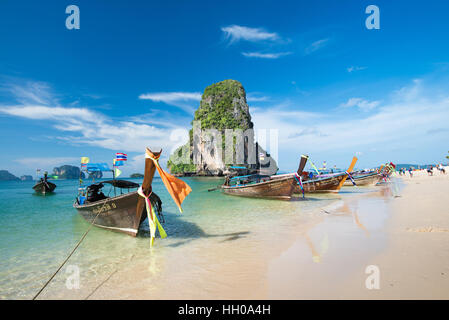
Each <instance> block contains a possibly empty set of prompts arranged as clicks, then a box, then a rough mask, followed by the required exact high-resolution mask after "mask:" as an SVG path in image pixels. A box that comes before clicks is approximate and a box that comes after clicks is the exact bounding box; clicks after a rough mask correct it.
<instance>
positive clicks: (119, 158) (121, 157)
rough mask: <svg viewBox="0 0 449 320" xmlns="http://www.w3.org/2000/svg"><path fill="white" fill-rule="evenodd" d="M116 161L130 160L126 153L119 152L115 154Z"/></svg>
mask: <svg viewBox="0 0 449 320" xmlns="http://www.w3.org/2000/svg"><path fill="white" fill-rule="evenodd" d="M115 159H116V161H126V160H128V155H127V154H125V153H121V152H117V153H116V154H115Z"/></svg>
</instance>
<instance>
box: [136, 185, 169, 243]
mask: <svg viewBox="0 0 449 320" xmlns="http://www.w3.org/2000/svg"><path fill="white" fill-rule="evenodd" d="M137 193H138V194H139V196H141V197H143V198H145V205H146V208H147V215H148V224H149V226H150V235H151V243H150V244H151V246H153V243H154V238H155V237H156V228H157V229H158V230H159V234H160V235H161V238H162V239H163V238H166V237H167V233H166V232H165V230H164V228H162V225H161V224H160V222H159V220H158V218H157V215H156V212H155V211H154V207H153V206H152V205H151V201H150V195H151V193H150V194H149V195H148V196H146V195H145V193H143V190H142V186H141V187H140V188H139V189H138V190H137Z"/></svg>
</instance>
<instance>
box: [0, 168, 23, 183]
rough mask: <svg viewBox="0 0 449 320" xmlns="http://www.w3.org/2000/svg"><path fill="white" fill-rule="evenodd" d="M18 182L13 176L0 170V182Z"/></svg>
mask: <svg viewBox="0 0 449 320" xmlns="http://www.w3.org/2000/svg"><path fill="white" fill-rule="evenodd" d="M16 180H19V178H17V177H16V176H15V175H13V174H11V173H9V172H8V171H7V170H0V181H16Z"/></svg>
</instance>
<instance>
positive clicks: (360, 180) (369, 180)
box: [344, 171, 382, 186]
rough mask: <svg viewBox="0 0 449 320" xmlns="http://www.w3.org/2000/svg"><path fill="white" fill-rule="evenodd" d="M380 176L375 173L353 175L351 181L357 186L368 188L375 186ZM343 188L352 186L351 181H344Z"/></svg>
mask: <svg viewBox="0 0 449 320" xmlns="http://www.w3.org/2000/svg"><path fill="white" fill-rule="evenodd" d="M381 178H382V176H381V175H380V174H379V173H378V172H377V171H375V172H370V173H360V174H353V175H352V179H353V180H354V182H355V184H356V185H357V186H368V185H374V184H376V183H377V182H378V181H379V179H381ZM344 185H345V186H352V185H353V183H352V181H346V182H345V184H344Z"/></svg>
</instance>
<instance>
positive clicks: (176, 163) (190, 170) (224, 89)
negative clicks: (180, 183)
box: [167, 80, 278, 176]
mask: <svg viewBox="0 0 449 320" xmlns="http://www.w3.org/2000/svg"><path fill="white" fill-rule="evenodd" d="M192 124H193V128H192V130H190V142H189V143H188V144H186V145H184V146H182V147H180V148H178V149H177V150H176V151H175V152H174V153H173V154H172V155H171V156H170V158H169V160H168V163H167V166H168V168H169V169H170V172H171V173H173V174H177V175H200V176H221V175H224V174H227V173H228V172H229V167H230V166H235V165H239V166H245V167H246V168H248V169H249V172H250V173H255V172H258V171H260V170H261V169H262V171H265V172H264V173H266V174H274V173H276V171H277V169H278V168H277V164H276V162H275V161H274V159H272V158H271V157H270V156H269V155H268V154H267V153H266V152H265V151H264V150H263V149H262V148H261V147H260V146H258V144H257V143H255V142H254V132H253V130H252V129H253V123H252V122H251V115H250V113H249V106H248V103H247V101H246V92H245V89H244V88H243V86H242V84H241V83H240V82H238V81H236V80H224V81H222V82H218V83H215V84H212V85H210V86H208V87H207V88H206V89H205V90H204V93H203V96H202V99H201V102H200V106H199V108H198V110H196V112H195V116H194V120H193V123H192ZM229 132H233V133H231V134H229ZM233 134H234V135H233ZM180 160H183V161H180ZM180 162H182V163H180Z"/></svg>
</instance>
